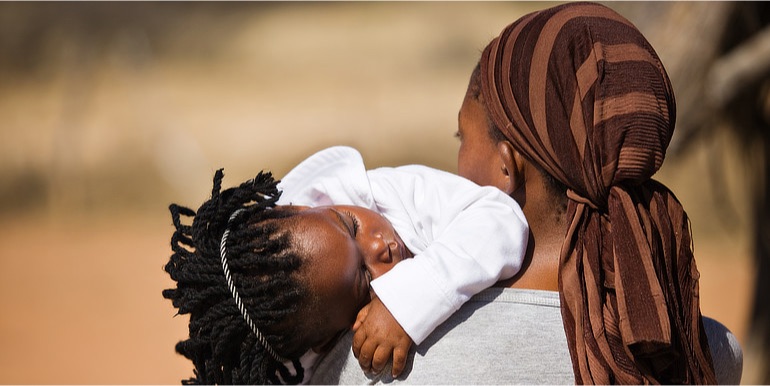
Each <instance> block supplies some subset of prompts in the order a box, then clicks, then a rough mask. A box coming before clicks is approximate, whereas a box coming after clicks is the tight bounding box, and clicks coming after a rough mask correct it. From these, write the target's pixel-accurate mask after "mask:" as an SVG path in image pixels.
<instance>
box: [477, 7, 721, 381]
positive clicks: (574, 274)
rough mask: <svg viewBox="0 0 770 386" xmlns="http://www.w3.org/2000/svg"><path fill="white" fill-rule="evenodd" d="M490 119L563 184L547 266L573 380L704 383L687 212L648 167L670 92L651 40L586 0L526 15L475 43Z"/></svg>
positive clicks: (666, 121) (666, 128)
mask: <svg viewBox="0 0 770 386" xmlns="http://www.w3.org/2000/svg"><path fill="white" fill-rule="evenodd" d="M481 88H482V96H483V100H484V103H485V104H486V107H487V110H488V111H489V114H490V116H491V119H492V120H493V122H494V123H495V124H496V125H497V126H498V127H499V128H500V129H501V130H502V132H503V133H504V134H505V136H506V137H507V138H508V139H509V140H510V141H511V143H512V144H513V145H514V146H515V147H516V148H517V150H518V151H520V152H522V153H523V154H525V155H526V156H527V157H529V158H530V159H531V160H532V161H533V162H535V163H537V164H538V165H540V166H541V167H543V168H544V169H545V170H546V172H548V173H550V174H551V175H552V176H554V177H555V178H557V179H558V180H559V181H561V182H562V183H564V184H565V185H566V186H567V187H568V194H567V195H568V198H569V201H568V202H569V203H568V206H567V216H568V223H569V224H570V225H569V228H568V230H567V234H566V239H565V240H566V241H565V243H564V245H563V247H562V251H561V256H560V266H559V292H560V295H561V301H562V303H561V304H562V316H563V319H564V328H565V331H566V334H567V341H568V345H569V350H570V354H571V357H572V363H573V369H574V373H575V380H576V382H577V383H586V384H609V383H631V384H642V383H697V384H706V383H716V379H715V375H714V370H713V364H712V359H711V355H710V353H709V349H708V341H707V339H706V335H705V332H704V330H703V326H702V322H701V314H700V306H699V298H698V278H699V273H698V270H697V268H696V265H695V261H694V258H693V252H692V244H691V236H690V228H689V220H688V218H687V215H686V213H685V211H684V209H683V208H682V206H681V204H680V203H679V201H678V200H677V199H676V197H674V195H673V193H671V192H670V191H669V190H668V189H667V188H666V187H665V186H664V185H662V184H660V183H658V182H655V181H653V180H651V179H650V178H651V177H652V175H653V174H654V173H655V172H656V171H657V170H658V168H660V165H661V164H662V162H663V158H664V156H665V151H666V148H667V146H668V143H669V141H670V139H671V135H672V134H673V129H674V122H675V120H676V119H675V101H674V95H673V91H672V89H671V84H670V81H669V79H668V75H667V74H666V72H665V69H664V68H663V65H662V63H661V62H660V59H659V58H658V56H657V54H656V53H655V51H654V50H653V48H652V47H651V46H650V44H649V43H648V42H647V40H646V39H645V38H644V36H642V34H641V33H640V32H639V31H638V30H637V29H636V27H634V26H633V25H632V24H631V23H630V22H629V21H627V20H626V19H624V18H623V17H622V16H620V15H618V14H617V13H615V12H614V11H612V10H610V9H609V8H607V7H605V6H602V5H599V4H594V3H568V4H564V5H561V6H557V7H554V8H550V9H546V10H543V11H539V12H535V13H532V14H529V15H526V16H524V17H522V18H521V19H519V20H518V21H516V22H514V23H513V24H511V25H510V26H508V27H507V28H506V29H505V30H504V31H503V32H502V33H501V34H500V36H499V37H497V38H496V39H494V40H493V41H492V42H491V43H490V44H489V45H488V46H487V48H486V49H485V50H484V53H483V55H482V59H481Z"/></svg>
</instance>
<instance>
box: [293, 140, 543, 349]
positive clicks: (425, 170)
mask: <svg viewBox="0 0 770 386" xmlns="http://www.w3.org/2000/svg"><path fill="white" fill-rule="evenodd" d="M278 188H279V189H280V190H282V191H283V194H282V196H281V198H280V199H279V200H278V205H289V204H293V205H307V206H325V205H356V206H362V207H365V208H368V209H370V210H373V211H375V212H378V213H380V214H382V215H383V216H385V218H386V219H387V220H388V221H390V223H391V224H392V225H393V228H394V229H395V230H396V232H397V233H398V234H399V236H400V237H401V239H402V240H403V241H404V244H405V245H406V247H407V248H409V250H410V251H411V252H412V253H413V254H414V255H415V257H414V258H413V259H407V260H404V261H402V262H400V263H399V264H397V265H396V266H395V267H394V268H393V269H391V270H390V271H389V272H388V273H386V274H384V275H382V276H380V277H379V278H377V279H375V280H373V281H372V288H373V289H374V292H375V293H376V294H377V296H378V297H379V298H380V300H382V303H383V304H384V305H385V307H387V308H388V311H390V313H391V314H393V316H394V317H395V319H396V321H398V323H399V324H400V325H401V327H403V328H404V330H405V331H406V333H407V334H409V337H411V338H412V340H413V341H414V342H415V344H420V343H421V342H422V341H423V340H424V339H425V338H426V337H427V336H428V335H429V334H430V333H431V332H432V331H433V330H434V329H435V328H436V327H437V326H438V325H440V324H441V323H442V322H444V321H445V320H446V319H447V318H448V317H449V316H450V315H452V313H454V312H455V311H456V310H457V309H459V308H460V306H461V305H462V304H464V303H465V302H466V301H468V299H470V298H471V296H473V295H475V294H476V293H478V292H480V291H482V290H483V289H485V288H487V287H490V286H491V285H493V284H494V283H495V282H497V281H499V280H503V279H507V278H510V277H512V276H513V275H514V274H516V272H518V270H519V269H520V268H521V264H522V261H523V259H524V253H525V252H526V247H527V238H528V234H529V228H528V226H527V222H526V219H525V218H524V213H522V211H521V208H520V207H519V205H518V204H517V203H516V201H514V200H513V199H512V198H511V197H509V196H507V195H506V194H505V193H503V192H502V191H500V190H498V189H496V188H492V187H480V186H478V185H476V184H474V183H473V182H471V181H469V180H466V179H464V178H462V177H459V176H457V175H454V174H451V173H447V172H443V171H440V170H436V169H432V168H429V167H426V166H420V165H409V166H401V167H395V168H387V167H385V168H378V169H373V170H369V171H367V170H366V168H365V166H364V162H363V159H362V158H361V154H360V153H359V152H358V151H357V150H355V149H352V148H349V147H344V146H337V147H332V148H328V149H325V150H322V151H320V152H318V153H316V154H314V155H312V156H311V157H309V158H308V159H306V160H304V161H302V162H301V163H300V164H299V165H297V167H295V168H294V169H292V170H291V171H290V172H289V173H288V174H287V175H286V176H285V177H284V178H283V180H281V182H280V183H279V184H278Z"/></svg>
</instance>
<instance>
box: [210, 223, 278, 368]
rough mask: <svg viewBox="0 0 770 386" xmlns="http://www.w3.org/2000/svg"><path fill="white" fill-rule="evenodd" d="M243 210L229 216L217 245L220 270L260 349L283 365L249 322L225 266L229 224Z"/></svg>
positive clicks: (252, 323) (265, 340)
mask: <svg viewBox="0 0 770 386" xmlns="http://www.w3.org/2000/svg"><path fill="white" fill-rule="evenodd" d="M243 210H244V209H243V208H241V209H238V210H236V211H235V212H233V214H231V215H230V218H229V219H228V220H227V228H226V229H225V233H223V234H222V242H221V243H220V244H219V256H220V257H221V259H222V270H223V271H224V272H225V280H227V287H228V288H230V293H231V294H232V295H233V299H235V304H236V305H237V306H238V310H239V311H241V315H243V319H244V320H246V324H248V325H249V327H251V331H253V332H254V335H256V336H257V339H258V340H259V343H260V344H262V347H264V348H265V350H266V351H267V352H268V354H270V356H272V357H273V359H275V360H276V361H278V362H279V363H283V362H286V359H283V358H281V356H279V355H278V354H276V352H275V351H274V350H273V347H271V346H270V344H269V343H268V342H267V339H265V336H264V335H262V333H261V332H260V331H259V329H258V328H257V325H256V324H254V322H253V321H252V320H251V317H250V316H249V312H248V311H247V310H246V306H245V305H244V304H243V301H241V297H240V296H239V295H238V291H236V290H235V282H234V281H233V277H232V276H231V275H230V267H229V266H228V265H227V248H226V246H225V245H226V244H227V236H229V235H230V223H231V222H232V221H233V219H235V217H236V216H238V214H239V213H241V212H243Z"/></svg>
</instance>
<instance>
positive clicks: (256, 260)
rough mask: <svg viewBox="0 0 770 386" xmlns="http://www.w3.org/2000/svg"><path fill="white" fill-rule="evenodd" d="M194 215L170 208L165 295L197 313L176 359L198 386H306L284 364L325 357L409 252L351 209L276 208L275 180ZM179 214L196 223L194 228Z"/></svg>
mask: <svg viewBox="0 0 770 386" xmlns="http://www.w3.org/2000/svg"><path fill="white" fill-rule="evenodd" d="M222 177H223V174H222V171H221V170H220V171H218V172H217V173H216V175H215V177H214V188H213V190H212V196H211V199H209V200H208V201H206V202H205V203H204V204H203V205H202V206H201V207H200V209H198V211H197V213H196V212H194V211H192V210H190V209H188V208H184V207H180V206H177V205H172V206H171V208H170V209H171V213H172V218H173V221H174V226H175V227H176V232H174V235H173V236H172V239H171V245H172V249H173V252H174V253H173V254H172V256H171V259H170V260H169V262H168V264H167V265H166V271H167V272H168V273H169V275H170V276H171V278H172V279H173V280H175V281H176V282H177V286H176V288H173V289H168V290H165V291H164V292H163V296H164V297H166V298H168V299H171V300H172V302H173V304H174V306H175V307H177V308H178V309H179V313H180V314H190V337H189V339H187V340H184V341H182V342H179V343H178V344H177V351H178V352H179V353H180V354H182V355H184V356H186V357H187V358H189V359H190V360H192V362H193V364H194V365H195V375H196V377H195V378H194V379H191V381H196V382H201V383H230V384H233V383H275V382H277V381H278V379H277V378H276V376H275V374H276V371H279V372H281V373H282V375H281V377H282V378H283V380H284V381H294V382H299V381H301V380H302V374H301V371H300V373H299V374H297V375H296V377H292V376H291V374H289V372H288V370H287V369H286V368H285V367H284V366H283V365H282V364H281V362H283V361H284V360H290V361H293V362H294V367H295V368H299V367H300V366H299V362H298V358H299V357H300V356H301V355H302V354H304V353H305V352H306V351H307V350H309V349H315V350H316V351H320V350H322V349H323V347H324V346H325V345H327V344H328V343H330V342H332V341H333V340H334V338H335V337H336V336H338V335H339V334H340V333H341V332H343V331H345V330H346V329H347V328H349V327H350V326H352V324H353V322H354V320H355V316H356V314H357V312H358V310H360V309H361V307H363V306H364V305H365V304H366V303H367V302H368V301H369V300H370V290H369V281H370V280H371V279H372V278H376V277H378V276H379V275H381V274H383V273H385V272H387V271H388V270H390V268H392V266H393V265H395V264H396V263H397V262H399V261H401V260H402V259H403V258H405V257H409V256H410V253H409V252H408V250H407V249H406V248H405V247H404V244H403V242H402V241H401V239H400V238H399V237H398V235H397V234H396V233H395V231H394V230H393V227H392V226H391V224H390V223H389V222H388V221H387V220H385V218H383V217H382V216H380V215H379V214H377V213H375V212H372V211H370V210H367V209H365V208H360V207H353V206H326V207H315V208H310V207H300V206H276V205H275V202H276V201H277V200H278V197H279V196H280V192H279V191H278V190H277V189H276V181H274V180H273V178H272V176H271V175H270V173H260V174H259V175H257V177H256V178H254V179H253V180H250V181H247V182H245V183H243V184H241V185H240V186H239V187H237V188H230V189H226V190H224V191H221V192H220V187H221V181H222ZM181 216H190V217H193V222H192V226H188V225H183V224H182V222H181V219H180V217H181Z"/></svg>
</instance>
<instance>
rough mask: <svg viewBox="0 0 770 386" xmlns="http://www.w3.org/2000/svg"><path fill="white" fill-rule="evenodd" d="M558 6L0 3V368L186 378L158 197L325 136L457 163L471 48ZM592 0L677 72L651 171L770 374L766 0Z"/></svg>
mask: <svg viewBox="0 0 770 386" xmlns="http://www.w3.org/2000/svg"><path fill="white" fill-rule="evenodd" d="M554 4H555V3H547V2H534V3H527V2H515V3H508V2H492V3H485V2H467V3H466V2H449V3H443V2H427V3H423V2H420V3H409V2H398V3H387V2H363V3H358V2H344V3H326V2H323V3H296V2H289V3H283V2H279V3H273V2H257V3H252V2H245V3H243V2H236V3H208V2H195V3H180V2H157V3H156V2H152V3H145V2H136V3H135V2H120V3H110V2H98V3H90V2H66V3H58V2H57V3H41V2H22V3H15V2H2V3H0V383H34V384H45V383H58V384H68V383H78V384H91V383H99V384H109V383H112V384H116V383H119V384H147V383H151V384H169V383H178V382H179V381H180V380H181V379H183V378H187V377H189V376H190V375H191V374H192V366H191V364H190V363H189V362H188V361H187V360H185V359H183V358H182V357H180V356H178V355H177V354H175V352H174V344H176V342H177V341H179V340H181V339H183V338H184V337H185V335H186V328H187V317H183V316H176V317H175V316H174V309H173V307H172V306H171V304H170V302H168V301H166V300H165V299H163V298H162V296H161V291H162V290H163V289H164V288H169V287H170V286H171V285H172V282H171V280H170V279H169V278H168V276H167V275H166V274H165V272H164V271H163V269H162V268H163V265H164V264H165V262H166V261H167V260H168V257H169V256H170V254H171V250H170V247H169V239H170V236H171V233H172V230H173V226H172V224H171V221H170V216H169V215H168V211H167V207H168V205H169V204H170V203H172V202H175V203H179V204H182V205H186V206H190V207H193V208H197V206H198V205H200V203H202V201H203V200H205V199H206V198H207V197H208V196H209V194H210V189H211V179H212V177H213V174H214V171H215V170H216V169H218V168H220V167H224V168H225V181H224V185H225V186H231V185H235V184H238V183H240V182H241V181H243V180H245V179H248V178H251V177H253V176H254V175H255V174H256V173H257V172H258V171H259V170H262V169H268V170H272V171H273V172H274V173H275V174H276V175H277V176H278V177H281V176H282V175H283V174H285V173H286V172H287V171H288V170H289V169H290V168H291V167H292V166H293V165H294V164H296V163H297V162H298V161H300V160H301V159H303V158H304V157H306V156H308V155H310V154H311V153H312V152H314V151H316V150H319V149H321V148H323V147H326V146H329V145H334V144H345V145H351V146H354V147H357V148H358V149H359V150H361V152H362V153H363V155H364V158H365V160H366V161H367V163H368V165H369V166H371V167H376V166H385V165H399V164H407V163H422V164H427V165H429V166H433V167H437V168H440V169H444V170H448V171H456V152H457V149H458V147H459V143H458V142H457V140H456V139H455V138H454V137H453V134H454V133H455V131H456V127H457V123H456V122H457V112H458V110H459V108H460V104H461V101H462V98H463V96H464V94H465V88H466V86H467V82H468V78H469V76H470V73H471V70H472V69H473V67H474V66H475V64H476V62H477V61H478V58H479V56H480V53H481V50H482V49H483V48H484V46H485V45H486V44H487V43H488V42H489V40H491V39H492V38H493V37H495V36H496V35H497V33H499V32H500V30H502V28H503V27H505V26H506V25H507V24H509V23H510V22H512V21H514V20H515V19H517V18H518V17H520V16H522V15H524V14H525V13H528V12H530V11H533V10H537V9H542V8H546V7H548V6H551V5H554ZM608 5H610V6H611V7H614V8H616V9H618V10H619V11H620V12H621V13H622V14H623V15H625V16H626V17H627V18H629V19H630V20H631V21H633V22H634V23H636V24H637V25H638V26H639V27H640V29H642V31H643V32H644V33H645V34H646V35H647V36H648V38H649V40H650V41H651V43H652V44H653V46H654V47H656V49H657V50H658V53H659V55H660V56H661V58H662V60H663V62H664V64H665V65H666V67H667V69H668V70H669V75H670V77H671V79H672V81H673V83H674V87H675V90H676V95H677V101H678V116H677V119H678V120H677V132H676V136H675V138H674V140H673V142H672V144H671V147H670V149H669V153H668V155H667V160H666V162H665V164H664V167H663V168H662V170H661V171H660V172H659V173H658V174H657V175H656V178H658V179H659V180H661V181H662V182H664V183H665V184H667V185H668V186H669V187H670V188H671V189H672V190H673V191H674V192H676V194H677V196H678V197H679V199H680V200H681V201H682V202H683V204H684V206H685V208H686V209H687V211H688V213H689V215H690V217H691V220H692V228H693V233H694V240H695V241H694V243H695V254H696V258H697V259H698V267H699V269H700V271H701V308H702V311H703V313H704V314H706V315H709V316H711V317H713V318H715V319H717V320H719V321H721V322H722V323H723V324H725V325H726V326H727V327H728V328H730V329H731V330H732V331H733V332H734V333H735V334H736V335H737V337H738V339H739V340H740V341H741V343H742V344H743V346H744V355H745V366H744V377H743V382H744V383H770V377H768V375H767V372H768V366H767V360H766V359H764V358H766V357H767V354H766V353H765V350H767V348H768V347H770V344H769V343H768V331H767V326H768V325H770V324H769V323H768V320H770V318H768V307H767V306H766V304H765V303H766V302H767V300H766V299H764V298H766V297H767V296H764V297H757V296H755V293H760V294H765V295H766V294H767V293H768V292H767V291H768V289H767V288H766V287H762V286H766V285H767V283H768V280H767V276H768V274H767V270H768V264H767V261H768V255H769V253H768V251H769V250H770V237H769V236H768V234H769V232H768V229H769V228H770V227H768V225H767V222H768V219H770V209H769V208H768V200H767V190H768V189H767V188H766V185H767V180H768V178H767V175H768V173H769V172H770V167H768V161H767V159H768V153H769V152H768V150H767V149H768V148H770V139H768V137H769V136H770V134H768V133H770V130H768V128H767V127H768V125H767V122H768V121H769V119H768V117H769V116H770V113H769V111H770V102H768V97H767V94H768V81H767V79H768V76H767V75H768V67H770V66H769V65H768V64H770V49H769V48H770V44H768V41H770V37H768V36H767V35H768V33H767V32H765V31H764V29H765V26H766V25H767V19H768V16H769V14H768V12H767V9H766V8H767V7H766V6H764V5H762V3H742V2H741V3H721V2H706V3H697V2H682V3H677V2H671V3H669V2H664V3H655V4H651V3H625V2H620V3H608ZM758 277H764V279H759V280H758V279H757V278H758ZM763 291H764V292H763ZM763 302H764V303H763Z"/></svg>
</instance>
